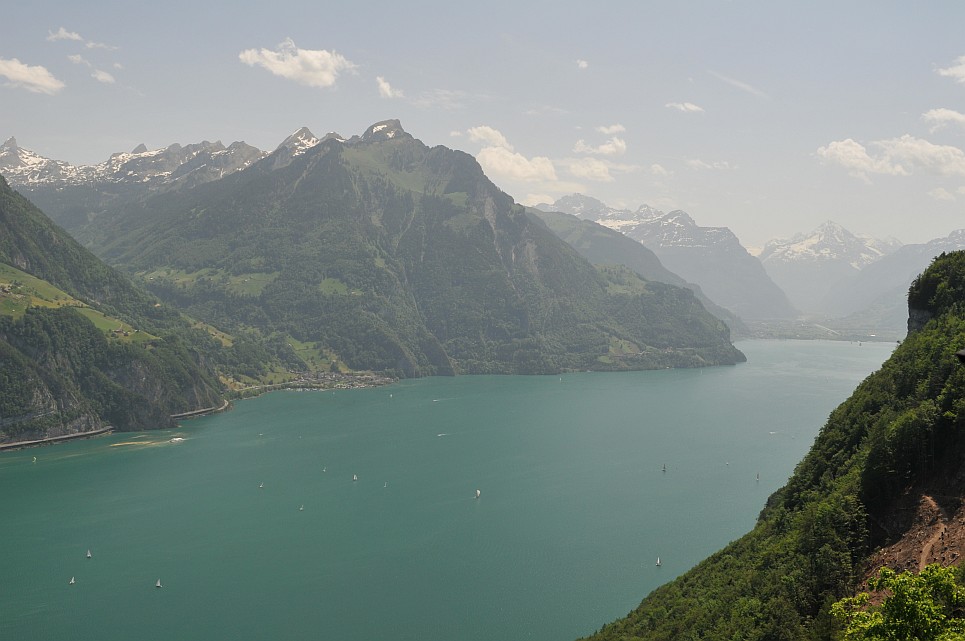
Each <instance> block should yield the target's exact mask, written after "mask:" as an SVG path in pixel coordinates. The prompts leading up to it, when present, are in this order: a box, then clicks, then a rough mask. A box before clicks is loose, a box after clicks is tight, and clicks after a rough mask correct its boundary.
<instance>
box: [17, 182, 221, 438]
mask: <svg viewBox="0 0 965 641" xmlns="http://www.w3.org/2000/svg"><path fill="white" fill-rule="evenodd" d="M0 232H2V233H0V354H2V358H0V442H7V441H20V440H34V439H38V438H45V437H48V436H60V435H65V434H71V433H76V432H86V431H91V430H94V429H98V428H100V427H103V426H105V425H110V426H112V427H114V428H116V429H119V430H125V429H146V428H153V427H165V426H170V425H173V421H172V419H171V418H170V415H171V414H176V413H179V412H184V411H189V410H194V409H199V408H203V407H210V406H214V405H220V404H221V387H222V386H221V384H220V383H219V381H218V378H217V375H216V374H215V372H214V371H213V369H211V367H210V365H209V364H208V363H207V362H206V358H205V355H204V354H203V352H204V351H206V349H207V347H208V346H212V345H214V340H213V339H211V338H209V337H208V336H207V335H206V334H204V333H203V332H200V331H194V330H191V329H190V327H189V326H188V324H187V323H186V322H185V321H183V320H182V319H181V318H180V316H179V315H178V314H177V313H176V312H174V311H173V310H171V309H170V308H168V307H167V306H164V305H161V304H160V303H159V302H158V301H157V299H154V298H153V297H151V296H149V295H147V294H145V293H143V292H141V291H139V290H137V289H136V288H135V287H134V286H133V285H131V284H130V282H128V281H127V280H126V279H125V278H124V277H123V276H121V275H120V274H118V273H117V272H116V271H115V270H113V269H111V268H109V267H107V266H106V265H104V264H103V263H102V262H101V261H100V260H98V259H97V258H96V257H94V256H93V255H92V254H91V253H90V252H88V251H87V250H85V249H84V248H83V247H81V246H80V245H79V244H78V243H77V242H76V241H74V240H73V239H71V238H70V237H69V236H68V235H67V234H66V233H64V232H63V231H62V230H61V229H59V228H58V227H56V225H54V224H53V223H51V222H50V220H49V219H47V218H46V217H45V216H44V215H43V214H42V213H41V212H40V211H39V210H37V209H36V208H35V207H33V205H31V204H30V203H29V202H28V201H27V200H26V199H24V198H23V197H22V196H20V195H19V194H17V193H16V192H14V191H13V190H11V189H10V188H9V186H8V185H7V183H6V181H4V180H3V179H2V178H0ZM211 351H212V352H214V351H215V350H211Z"/></svg>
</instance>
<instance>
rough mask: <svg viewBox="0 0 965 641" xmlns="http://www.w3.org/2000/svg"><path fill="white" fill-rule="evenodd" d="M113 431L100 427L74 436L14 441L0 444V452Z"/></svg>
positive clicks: (111, 428)
mask: <svg viewBox="0 0 965 641" xmlns="http://www.w3.org/2000/svg"><path fill="white" fill-rule="evenodd" d="M113 431H114V428H113V427H109V426H108V427H102V428H100V429H97V430H92V431H90V432H76V433H74V434H64V435H62V436H50V437H47V438H41V439H36V440H33V441H16V442H14V443H0V452H5V451H8V450H20V449H24V448H27V447H40V446H41V445H51V444H54V443H61V442H63V441H72V440H75V439H80V438H93V437H95V436H102V435H104V434H110V433H112V432H113Z"/></svg>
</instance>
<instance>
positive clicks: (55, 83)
mask: <svg viewBox="0 0 965 641" xmlns="http://www.w3.org/2000/svg"><path fill="white" fill-rule="evenodd" d="M0 76H2V77H4V78H6V79H7V81H8V82H6V83H4V84H5V85H6V86H8V87H21V88H23V89H26V90H27V91H32V92H34V93H45V94H48V95H53V94H55V93H57V92H58V91H60V90H61V89H63V88H64V83H63V82H61V81H60V80H57V78H55V77H54V75H53V74H52V73H50V72H49V71H48V70H47V69H46V67H41V66H39V65H34V66H31V65H25V64H24V63H22V62H20V61H19V60H17V59H16V58H10V59H5V58H0Z"/></svg>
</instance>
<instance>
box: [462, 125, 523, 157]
mask: <svg viewBox="0 0 965 641" xmlns="http://www.w3.org/2000/svg"><path fill="white" fill-rule="evenodd" d="M466 133H468V134H469V140H471V141H472V142H483V143H486V144H488V145H490V146H492V147H502V148H504V149H508V150H509V151H512V150H513V146H512V145H511V144H509V141H508V140H506V136H504V135H503V134H502V132H500V131H499V130H498V129H493V128H492V127H489V126H487V125H482V126H479V127H470V128H469V130H468V131H467V132H466Z"/></svg>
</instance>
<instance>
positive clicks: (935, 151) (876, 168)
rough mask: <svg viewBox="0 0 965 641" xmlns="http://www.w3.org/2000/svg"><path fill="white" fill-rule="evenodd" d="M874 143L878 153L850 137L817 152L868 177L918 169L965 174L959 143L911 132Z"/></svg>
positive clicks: (936, 172)
mask: <svg viewBox="0 0 965 641" xmlns="http://www.w3.org/2000/svg"><path fill="white" fill-rule="evenodd" d="M871 144H872V145H873V146H874V147H875V148H877V149H878V150H879V153H877V154H876V155H872V154H871V153H869V152H868V150H867V148H865V147H864V145H862V144H860V143H858V142H856V141H854V140H852V139H851V138H848V139H846V140H839V141H833V142H831V143H828V145H827V146H826V147H820V148H818V150H817V154H818V156H820V157H821V158H823V159H825V160H827V161H830V162H834V163H837V164H839V165H841V166H842V167H845V168H847V169H848V170H849V172H850V173H851V174H852V175H854V176H857V177H859V178H863V179H864V180H868V179H869V178H868V176H869V174H885V175H892V176H908V175H911V174H912V173H914V172H915V171H918V170H921V171H924V172H926V173H931V174H937V175H939V176H965V153H963V152H962V150H961V149H959V148H958V147H952V146H950V145H936V144H933V143H930V142H928V141H927V140H922V139H921V138H915V137H914V136H910V135H908V134H905V135H904V136H901V137H900V138H892V139H889V140H878V141H875V142H873V143H871Z"/></svg>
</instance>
